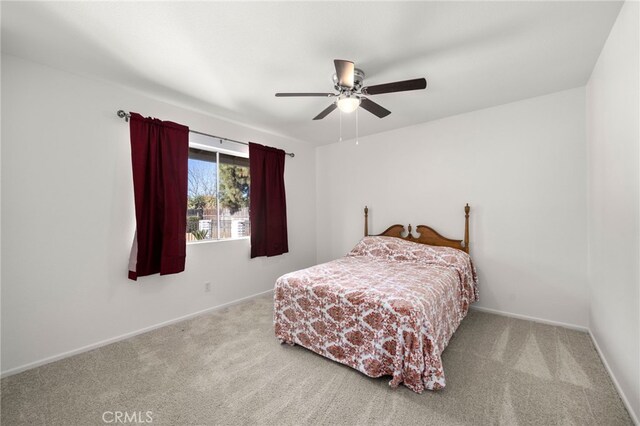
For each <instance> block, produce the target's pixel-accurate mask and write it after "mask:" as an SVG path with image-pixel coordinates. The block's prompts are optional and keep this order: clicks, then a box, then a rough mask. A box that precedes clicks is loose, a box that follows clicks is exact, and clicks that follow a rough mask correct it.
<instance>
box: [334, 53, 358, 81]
mask: <svg viewBox="0 0 640 426" xmlns="http://www.w3.org/2000/svg"><path fill="white" fill-rule="evenodd" d="M333 65H335V67H336V75H337V76H338V84H339V85H340V86H342V87H349V88H351V87H353V72H354V70H355V65H354V64H353V62H351V61H345V60H343V59H334V60H333Z"/></svg>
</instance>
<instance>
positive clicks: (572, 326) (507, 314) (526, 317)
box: [471, 305, 589, 333]
mask: <svg viewBox="0 0 640 426" xmlns="http://www.w3.org/2000/svg"><path fill="white" fill-rule="evenodd" d="M471 309H474V310H476V311H480V312H488V313H490V314H496V315H502V316H505V317H511V318H518V319H522V320H527V321H533V322H539V323H541V324H549V325H557V326H559V327H564V328H570V329H572V330H578V331H583V332H585V333H588V332H589V329H588V328H587V327H583V326H581V325H575V324H568V323H566V322H560V321H551V320H546V319H542V318H536V317H531V316H529V315H522V314H514V313H511V312H504V311H499V310H497V309H491V308H485V307H482V306H476V305H471Z"/></svg>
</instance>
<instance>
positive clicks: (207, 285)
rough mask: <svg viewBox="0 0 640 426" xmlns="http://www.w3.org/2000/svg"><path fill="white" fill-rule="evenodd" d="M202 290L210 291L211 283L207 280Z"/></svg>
mask: <svg viewBox="0 0 640 426" xmlns="http://www.w3.org/2000/svg"><path fill="white" fill-rule="evenodd" d="M204 291H206V292H209V291H211V283H210V282H209V281H207V282H206V283H204Z"/></svg>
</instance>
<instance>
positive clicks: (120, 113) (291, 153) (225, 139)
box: [116, 109, 296, 157]
mask: <svg viewBox="0 0 640 426" xmlns="http://www.w3.org/2000/svg"><path fill="white" fill-rule="evenodd" d="M116 114H118V117H120V118H124V121H126V122H128V121H129V117H131V114H127V113H126V112H124V111H123V110H121V109H119V110H118V112H117V113H116ZM189 132H190V133H197V134H198V135H203V136H209V137H212V138H216V139H220V143H222V141H227V142H233V143H239V144H240V145H246V146H249V144H248V143H246V142H241V141H236V140H233V139H229V138H223V137H220V136H216V135H210V134H209V133H203V132H198V131H195V130H191V129H189ZM285 154H287V155H288V156H289V157H295V156H296V154H294V153H293V152H285Z"/></svg>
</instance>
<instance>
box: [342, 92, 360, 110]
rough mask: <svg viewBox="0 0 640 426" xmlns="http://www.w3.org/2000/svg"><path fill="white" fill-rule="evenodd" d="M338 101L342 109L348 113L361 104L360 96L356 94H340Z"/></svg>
mask: <svg viewBox="0 0 640 426" xmlns="http://www.w3.org/2000/svg"><path fill="white" fill-rule="evenodd" d="M337 103H338V108H339V109H340V111H342V112H345V113H347V114H348V113H350V112H353V111H355V110H356V109H357V108H358V107H359V106H360V98H358V97H356V96H340V98H338V102H337Z"/></svg>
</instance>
